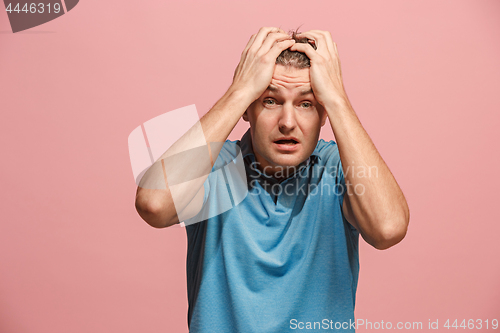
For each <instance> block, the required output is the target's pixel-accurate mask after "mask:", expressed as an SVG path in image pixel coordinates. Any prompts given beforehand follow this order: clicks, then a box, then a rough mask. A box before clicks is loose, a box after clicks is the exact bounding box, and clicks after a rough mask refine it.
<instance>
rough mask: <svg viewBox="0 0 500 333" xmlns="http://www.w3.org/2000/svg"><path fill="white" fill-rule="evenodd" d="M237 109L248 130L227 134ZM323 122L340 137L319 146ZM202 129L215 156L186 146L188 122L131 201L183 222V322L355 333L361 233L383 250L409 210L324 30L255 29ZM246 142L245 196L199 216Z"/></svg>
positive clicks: (203, 328) (199, 326)
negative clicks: (234, 137)
mask: <svg viewBox="0 0 500 333" xmlns="http://www.w3.org/2000/svg"><path fill="white" fill-rule="evenodd" d="M240 117H243V119H244V120H245V121H248V122H249V123H250V129H249V131H247V133H245V135H244V136H243V137H242V139H241V140H240V141H226V139H227V137H228V135H229V133H230V132H231V130H232V129H233V128H234V126H235V125H236V123H237V122H238V120H239V118H240ZM327 118H328V120H329V123H330V125H331V127H332V130H333V132H334V133H335V137H336V139H337V143H335V142H333V141H330V142H325V141H324V140H319V141H318V138H319V132H320V129H321V127H322V126H323V125H324V124H325V123H326V119H327ZM199 127H200V128H201V129H202V132H203V135H204V140H205V141H206V143H207V146H206V147H207V148H208V149H207V151H208V155H209V156H210V158H207V160H209V161H210V162H209V163H202V162H199V161H200V158H199V156H200V155H199V154H182V152H186V151H190V150H191V151H192V150H193V149H195V147H198V146H199V145H196V144H193V143H192V142H194V141H196V140H194V139H193V138H194V137H196V135H195V134H193V133H199V131H200V128H198V129H196V126H194V127H193V129H192V130H190V132H188V133H186V134H185V135H184V136H183V137H182V138H181V139H180V140H179V141H177V142H176V143H175V144H174V145H173V146H172V147H171V148H169V150H168V151H167V152H166V153H165V154H164V155H163V156H162V157H160V159H159V160H158V162H157V163H155V164H156V169H155V168H153V167H152V168H150V170H148V172H146V174H145V175H144V177H143V179H142V180H141V183H140V184H139V187H138V190H137V197H136V207H137V210H138V212H139V214H140V215H141V216H142V217H143V219H144V220H145V221H146V222H148V223H149V224H150V225H152V226H154V227H168V226H170V225H173V224H175V223H179V221H188V222H189V221H191V223H187V224H188V225H187V227H186V231H187V235H188V258H187V274H188V298H189V312H188V325H189V326H190V331H191V332H288V331H296V330H301V329H305V330H307V331H309V332H312V331H316V330H317V331H322V330H324V329H338V328H341V329H342V330H343V331H344V332H348V331H354V329H353V326H352V324H353V323H354V305H355V294H356V287H357V281H358V271H359V261H358V235H359V234H361V236H362V237H363V239H364V240H365V241H367V242H368V243H369V244H371V245H372V246H374V247H375V248H377V249H387V248H389V247H391V246H393V245H395V244H396V243H398V242H400V241H401V240H402V239H403V238H404V236H405V234H406V231H407V226H408V223H409V210H408V206H407V203H406V200H405V198H404V196H403V193H402V191H401V189H400V188H399V186H398V185H397V183H396V181H395V179H394V177H393V176H392V174H391V172H390V171H389V169H388V167H387V165H386V164H385V163H384V161H383V159H382V158H381V156H380V155H379V153H378V152H377V150H376V148H375V146H374V145H373V143H372V141H371V139H370V138H369V136H368V134H367V133H366V131H365V130H364V129H363V127H362V126H361V123H360V122H359V120H358V118H357V116H356V114H355V112H354V110H353V109H352V106H351V104H350V103H349V100H348V98H347V94H346V92H345V90H344V87H343V82H342V75H341V70H340V60H339V57H338V52H337V46H336V44H335V43H334V42H333V40H332V37H331V35H330V33H329V32H325V31H318V30H311V31H308V32H304V33H299V34H296V33H293V34H292V36H290V35H288V34H286V33H285V32H284V31H283V30H281V29H278V28H273V27H265V28H261V29H260V30H259V32H258V33H257V34H255V35H253V36H252V37H251V38H250V41H249V42H248V44H247V46H246V48H245V50H244V51H243V53H242V56H241V60H240V63H239V64H238V66H237V68H236V70H235V74H234V78H233V84H232V85H231V87H230V88H229V89H228V91H227V92H226V94H225V95H224V96H223V97H222V98H221V99H220V100H219V101H218V102H217V103H216V104H215V106H214V107H213V108H212V109H211V110H210V111H209V112H208V113H206V114H205V116H204V117H203V118H202V119H201V120H200V124H199ZM197 131H198V132H197ZM214 142H223V143H224V144H223V145H222V146H219V147H218V148H217V147H216V146H214V145H211V144H210V143H214ZM214 147H215V148H214ZM240 150H241V154H242V155H243V158H244V165H245V170H246V178H247V179H246V181H247V184H246V185H247V186H248V188H247V189H248V193H247V194H246V196H245V197H244V199H243V200H242V201H241V202H239V203H237V204H234V202H232V203H233V205H232V206H233V208H231V209H229V210H223V212H222V213H221V214H217V215H215V216H214V215H213V214H212V215H210V214H209V215H210V217H209V218H205V219H203V218H200V216H201V215H200V214H201V212H203V211H205V212H206V211H210V210H212V211H213V210H217V209H218V208H220V207H221V206H223V205H224V204H227V202H228V201H229V200H233V199H231V198H229V197H230V196H228V195H227V193H228V192H231V191H230V190H228V188H229V186H228V184H229V183H231V184H234V182H235V180H234V179H232V178H233V175H227V174H225V173H224V175H223V176H220V175H219V176H215V173H214V171H215V170H218V169H220V168H222V167H223V166H224V165H227V164H228V163H231V161H234V159H235V158H236V156H237V155H238V154H239V151H240ZM181 155H182V156H183V158H180V157H179V158H176V156H181ZM342 166H344V168H342ZM347 167H349V169H347ZM344 169H345V170H346V172H345V173H344ZM155 170H156V171H155ZM210 171H212V173H210ZM189 172H191V176H190V177H189V181H181V179H185V176H183V175H185V174H186V173H189ZM209 173H210V176H208V174H209ZM162 176H163V177H162ZM183 177H184V178H183ZM158 179H160V181H159V180H158ZM167 179H168V180H167ZM162 181H163V182H164V184H165V185H164V186H163V187H161V188H160V187H154V186H153V185H151V184H153V183H154V182H157V184H159V183H162ZM169 185H170V186H169ZM245 189H246V188H245ZM228 198H229V199H228ZM209 215H205V216H209ZM179 216H182V217H181V218H179ZM198 221H201V222H199V223H194V222H198Z"/></svg>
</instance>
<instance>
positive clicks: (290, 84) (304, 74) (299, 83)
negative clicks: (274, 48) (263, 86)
mask: <svg viewBox="0 0 500 333" xmlns="http://www.w3.org/2000/svg"><path fill="white" fill-rule="evenodd" d="M310 86H311V80H310V77H309V68H303V69H297V68H295V67H292V66H283V65H276V66H275V69H274V73H273V77H272V80H271V84H270V88H271V89H270V90H271V91H273V92H279V91H282V90H283V89H288V90H294V89H297V88H309V87H310ZM273 88H277V89H273Z"/></svg>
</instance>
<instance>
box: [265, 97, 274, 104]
mask: <svg viewBox="0 0 500 333" xmlns="http://www.w3.org/2000/svg"><path fill="white" fill-rule="evenodd" d="M268 102H271V103H268ZM264 104H265V105H275V104H276V102H275V101H274V99H270V98H268V99H265V100H264Z"/></svg>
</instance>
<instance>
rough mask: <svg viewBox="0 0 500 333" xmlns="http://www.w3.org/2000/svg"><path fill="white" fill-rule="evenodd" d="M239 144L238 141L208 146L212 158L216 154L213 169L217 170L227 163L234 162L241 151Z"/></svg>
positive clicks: (214, 143) (227, 141)
mask: <svg viewBox="0 0 500 333" xmlns="http://www.w3.org/2000/svg"><path fill="white" fill-rule="evenodd" d="M239 144H240V141H239V140H236V141H231V140H226V141H225V142H224V143H222V142H213V143H212V144H211V145H210V149H211V151H212V156H213V155H215V154H217V160H216V161H215V164H214V168H215V169H218V168H220V167H221V166H224V165H227V164H228V163H229V162H231V161H234V160H235V159H236V158H237V157H238V155H239V153H240V151H241V150H240V147H239Z"/></svg>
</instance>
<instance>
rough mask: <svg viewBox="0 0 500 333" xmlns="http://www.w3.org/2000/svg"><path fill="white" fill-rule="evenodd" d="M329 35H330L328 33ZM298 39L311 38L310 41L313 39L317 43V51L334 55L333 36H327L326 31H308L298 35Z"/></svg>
mask: <svg viewBox="0 0 500 333" xmlns="http://www.w3.org/2000/svg"><path fill="white" fill-rule="evenodd" d="M328 34H330V33H329V32H328ZM298 37H301V38H303V37H306V38H309V39H312V40H314V41H315V44H316V50H317V51H318V52H319V53H321V54H323V52H325V51H327V52H329V53H331V54H333V53H334V52H335V50H334V48H333V40H332V37H331V35H329V36H327V35H326V33H325V32H324V31H320V30H311V31H306V32H302V33H300V34H299V35H298Z"/></svg>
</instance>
